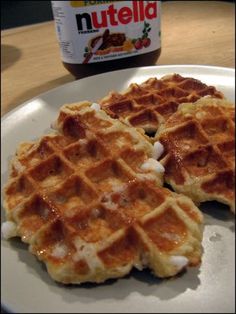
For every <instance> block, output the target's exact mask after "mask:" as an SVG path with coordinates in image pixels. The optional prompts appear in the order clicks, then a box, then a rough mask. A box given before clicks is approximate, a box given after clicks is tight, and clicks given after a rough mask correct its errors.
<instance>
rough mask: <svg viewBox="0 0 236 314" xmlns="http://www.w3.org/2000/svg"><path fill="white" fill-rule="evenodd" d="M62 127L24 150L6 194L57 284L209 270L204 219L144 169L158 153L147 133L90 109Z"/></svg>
mask: <svg viewBox="0 0 236 314" xmlns="http://www.w3.org/2000/svg"><path fill="white" fill-rule="evenodd" d="M57 127H58V131H56V132H55V134H51V135H47V136H44V137H43V138H42V139H41V140H40V141H39V142H36V143H24V144H22V145H21V146H20V148H19V150H18V153H17V155H16V158H15V159H14V160H13V163H12V174H11V180H10V181H9V183H8V185H7V186H6V189H5V196H6V197H5V208H6V213H7V218H8V219H9V220H12V221H15V223H16V224H17V233H18V236H20V237H21V238H22V240H23V241H24V242H26V243H29V244H30V251H31V252H32V253H34V254H35V255H36V256H37V257H38V258H39V259H40V260H42V261H43V262H45V263H46V266H47V269H48V272H49V274H50V275H51V276H52V278H53V279H55V280H57V281H59V282H63V283H81V282H85V281H92V282H102V281H104V280H106V279H108V278H116V277H121V276H124V275H125V274H127V273H129V272H130V270H131V269H132V267H137V268H138V269H142V268H143V267H149V268H151V269H152V271H153V272H154V274H155V275H157V276H159V277H169V276H173V275H175V274H177V273H178V272H179V271H181V269H182V268H183V267H186V266H187V265H197V264H199V263H200V260H201V254H202V250H201V239H202V214H201V213H200V211H199V210H198V209H197V208H196V207H195V206H194V204H193V203H192V201H191V200H189V199H188V198H187V197H184V196H181V195H177V194H175V193H172V192H170V191H169V190H167V189H165V188H163V187H161V185H162V175H161V174H160V173H153V172H152V173H150V171H143V170H141V168H140V165H142V164H143V162H144V161H145V160H146V159H147V158H150V157H151V156H152V154H153V146H152V145H151V144H150V143H149V142H148V141H147V140H145V138H144V137H143V135H142V134H140V133H139V132H137V131H136V130H135V129H133V128H127V127H126V126H124V125H123V124H122V123H121V122H119V121H118V120H114V119H112V118H110V117H108V116H107V115H106V114H105V113H104V112H102V111H95V110H93V109H91V103H87V102H84V103H81V104H74V105H66V106H64V107H62V109H61V111H60V115H59V118H58V120H57ZM179 258H180V259H181V258H182V265H180V264H179V263H177V264H176V259H177V260H178V259H179ZM183 260H184V262H185V263H184V264H183Z"/></svg>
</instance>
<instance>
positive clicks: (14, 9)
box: [1, 1, 235, 30]
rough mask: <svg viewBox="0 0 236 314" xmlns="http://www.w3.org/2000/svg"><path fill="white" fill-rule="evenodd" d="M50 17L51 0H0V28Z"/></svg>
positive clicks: (41, 20)
mask: <svg viewBox="0 0 236 314" xmlns="http://www.w3.org/2000/svg"><path fill="white" fill-rule="evenodd" d="M162 2H164V1H162ZM169 2H171V1H169ZM223 2H235V1H223ZM52 19H53V16H52V10H51V1H1V30H3V29H8V28H12V27H17V26H23V25H30V24H35V23H40V22H45V21H50V20H52Z"/></svg>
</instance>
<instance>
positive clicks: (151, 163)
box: [141, 158, 165, 173]
mask: <svg viewBox="0 0 236 314" xmlns="http://www.w3.org/2000/svg"><path fill="white" fill-rule="evenodd" d="M141 169H142V170H148V171H153V172H156V173H163V172H165V168H164V167H163V166H162V164H161V163H160V162H159V161H157V160H155V159H153V158H148V159H147V160H146V161H145V162H144V163H143V164H142V165H141Z"/></svg>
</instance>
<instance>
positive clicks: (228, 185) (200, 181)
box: [157, 97, 235, 212]
mask: <svg viewBox="0 0 236 314" xmlns="http://www.w3.org/2000/svg"><path fill="white" fill-rule="evenodd" d="M234 116H235V106H234V105H233V104H232V103H230V102H228V101H226V100H220V99H213V98H211V97H209V98H208V97H205V98H202V99H200V100H198V101H197V102H196V103H194V104H192V103H186V104H182V105H180V106H179V109H178V111H177V112H176V113H175V114H173V115H172V116H171V117H170V118H169V119H168V120H167V121H166V123H165V124H164V125H163V126H162V127H161V129H160V132H159V134H158V136H157V138H158V139H159V140H160V142H161V143H162V144H163V145H164V147H165V150H164V151H165V155H164V156H163V158H162V160H161V162H162V163H163V165H164V166H165V169H166V171H165V180H166V182H168V183H169V184H170V185H171V186H172V187H173V189H174V190H175V191H176V192H179V193H183V194H185V195H187V196H189V197H190V198H191V199H192V200H193V201H194V202H196V203H200V202H204V201H211V200H216V201H219V202H222V203H225V204H227V205H229V206H230V208H231V210H232V211H233V212H234V211H235V194H234V191H235V189H234V182H235V122H234Z"/></svg>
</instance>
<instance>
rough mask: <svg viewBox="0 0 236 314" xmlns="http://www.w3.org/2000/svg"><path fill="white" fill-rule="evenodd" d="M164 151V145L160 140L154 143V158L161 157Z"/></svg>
mask: <svg viewBox="0 0 236 314" xmlns="http://www.w3.org/2000/svg"><path fill="white" fill-rule="evenodd" d="M163 152H164V146H163V145H162V144H161V143H160V142H158V141H157V142H155V143H154V145H153V153H152V157H153V159H159V158H160V157H161V155H162V154H163Z"/></svg>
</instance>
